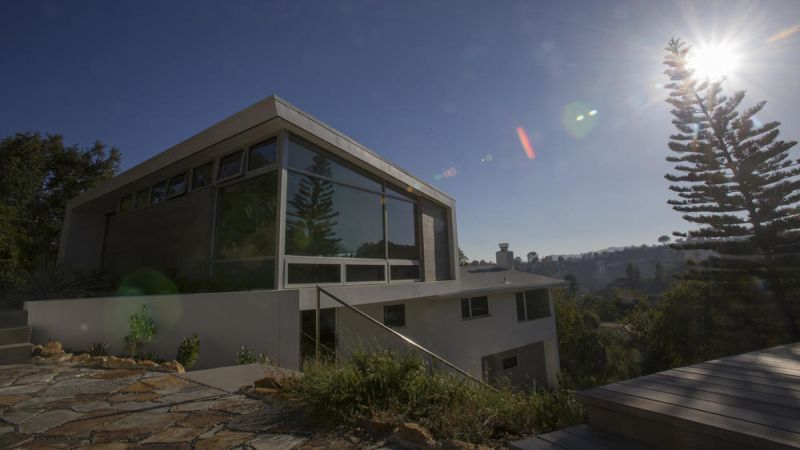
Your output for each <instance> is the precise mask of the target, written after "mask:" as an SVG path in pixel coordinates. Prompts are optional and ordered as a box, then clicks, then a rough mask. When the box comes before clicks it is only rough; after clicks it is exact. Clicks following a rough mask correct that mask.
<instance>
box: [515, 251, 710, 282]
mask: <svg viewBox="0 0 800 450" xmlns="http://www.w3.org/2000/svg"><path fill="white" fill-rule="evenodd" d="M704 257H705V253H703V252H701V251H677V250H673V249H672V248H670V247H669V246H668V245H653V246H647V245H642V246H632V247H624V248H614V249H607V250H602V251H599V252H588V253H583V254H581V255H575V256H567V257H565V256H547V257H544V258H542V259H540V260H538V261H533V262H530V263H528V262H525V261H521V260H519V259H518V260H517V264H516V268H517V270H523V271H526V272H531V273H536V274H540V275H547V276H550V277H554V278H561V279H563V278H564V277H566V276H567V275H573V276H574V277H575V278H576V279H577V281H578V285H579V288H580V290H581V291H583V292H591V293H594V292H597V291H600V290H603V289H605V288H607V287H611V286H626V282H627V280H628V278H629V273H628V264H632V266H633V268H634V269H635V270H636V271H638V274H639V275H638V276H639V278H640V279H641V286H640V288H641V289H642V290H643V291H645V292H650V293H655V292H658V291H660V290H662V289H664V288H666V287H667V285H668V284H669V282H670V281H671V280H672V279H673V277H674V275H677V274H680V273H683V272H684V271H685V270H686V265H687V264H686V260H687V259H695V260H699V259H702V258H704ZM657 265H660V267H661V269H660V270H661V273H660V274H657V273H656V272H657ZM657 275H660V279H657V278H659V277H657Z"/></svg>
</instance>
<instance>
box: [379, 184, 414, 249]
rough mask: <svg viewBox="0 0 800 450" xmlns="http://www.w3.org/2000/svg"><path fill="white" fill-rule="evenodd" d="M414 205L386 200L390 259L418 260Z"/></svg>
mask: <svg viewBox="0 0 800 450" xmlns="http://www.w3.org/2000/svg"><path fill="white" fill-rule="evenodd" d="M414 217H415V213H414V204H413V203H410V202H406V201H403V200H397V199H394V198H391V197H387V198H386V220H387V225H386V228H387V229H388V232H389V258H390V259H418V258H419V251H418V249H417V227H416V223H415V221H414Z"/></svg>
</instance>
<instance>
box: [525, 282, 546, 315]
mask: <svg viewBox="0 0 800 450" xmlns="http://www.w3.org/2000/svg"><path fill="white" fill-rule="evenodd" d="M525 307H526V309H527V312H528V315H527V319H528V320H533V319H540V318H542V317H548V316H549V315H550V299H549V297H548V295H547V290H546V289H537V290H533V291H525Z"/></svg>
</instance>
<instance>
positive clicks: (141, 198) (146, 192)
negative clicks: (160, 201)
mask: <svg viewBox="0 0 800 450" xmlns="http://www.w3.org/2000/svg"><path fill="white" fill-rule="evenodd" d="M149 204H150V188H144V189H140V190H139V191H138V192H137V193H136V209H139V208H144V207H145V206H147V205H149Z"/></svg>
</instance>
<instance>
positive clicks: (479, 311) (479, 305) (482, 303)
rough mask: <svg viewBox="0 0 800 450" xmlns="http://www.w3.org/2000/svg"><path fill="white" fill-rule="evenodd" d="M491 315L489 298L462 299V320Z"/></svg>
mask: <svg viewBox="0 0 800 450" xmlns="http://www.w3.org/2000/svg"><path fill="white" fill-rule="evenodd" d="M488 315H489V298H488V297H486V296H482V297H470V298H462V299H461V318H462V319H473V318H476V317H486V316H488Z"/></svg>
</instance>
